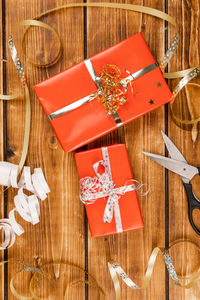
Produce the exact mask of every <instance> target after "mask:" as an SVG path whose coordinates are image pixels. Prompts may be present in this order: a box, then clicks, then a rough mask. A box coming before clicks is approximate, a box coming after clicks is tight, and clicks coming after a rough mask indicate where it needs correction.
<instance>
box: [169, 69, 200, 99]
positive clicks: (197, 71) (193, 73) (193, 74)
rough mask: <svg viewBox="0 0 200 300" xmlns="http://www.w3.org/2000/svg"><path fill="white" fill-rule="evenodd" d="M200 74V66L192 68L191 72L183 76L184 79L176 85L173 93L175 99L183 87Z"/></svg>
mask: <svg viewBox="0 0 200 300" xmlns="http://www.w3.org/2000/svg"><path fill="white" fill-rule="evenodd" d="M199 74H200V69H199V68H195V69H194V70H192V71H191V72H190V73H188V74H187V75H186V76H185V77H183V79H181V80H180V81H179V83H178V84H177V86H176V87H175V89H174V91H173V94H172V98H173V99H174V98H175V97H176V95H177V94H178V93H179V92H180V90H182V88H183V87H184V86H185V85H186V84H187V83H188V82H189V81H190V80H192V79H194V78H195V77H197V76H198V75H199Z"/></svg>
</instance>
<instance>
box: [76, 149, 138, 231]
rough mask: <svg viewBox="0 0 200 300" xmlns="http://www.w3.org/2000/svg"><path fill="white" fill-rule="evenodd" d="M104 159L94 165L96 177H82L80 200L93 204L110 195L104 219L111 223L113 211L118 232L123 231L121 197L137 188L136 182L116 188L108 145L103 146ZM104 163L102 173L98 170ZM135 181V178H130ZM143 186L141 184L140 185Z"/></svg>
mask: <svg viewBox="0 0 200 300" xmlns="http://www.w3.org/2000/svg"><path fill="white" fill-rule="evenodd" d="M102 154H103V160H101V161H98V162H96V163H95V164H94V165H93V168H94V171H95V173H96V175H97V176H96V177H93V178H92V177H84V178H81V180H80V184H81V195H80V200H81V201H82V202H83V203H84V204H86V205H87V204H92V203H94V202H95V201H96V200H97V199H99V198H103V197H108V200H107V203H106V207H105V211H104V216H103V221H104V223H106V222H107V223H111V221H112V219H113V212H114V215H115V223H116V229H117V232H122V231H123V229H122V223H121V215H120V208H119V201H118V200H119V198H120V197H121V196H122V195H124V194H125V193H127V192H131V191H134V190H136V189H137V188H136V186H135V184H134V183H133V184H130V185H126V184H125V185H124V186H122V187H118V188H115V184H114V182H113V180H112V173H111V167H110V160H109V154H108V149H107V147H103V148H102ZM100 165H102V166H103V167H104V168H105V172H104V173H103V174H100V173H99V172H98V169H99V166H100ZM130 181H132V182H134V181H133V180H130ZM140 187H141V185H140Z"/></svg>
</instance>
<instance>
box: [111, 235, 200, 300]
mask: <svg viewBox="0 0 200 300" xmlns="http://www.w3.org/2000/svg"><path fill="white" fill-rule="evenodd" d="M180 243H184V244H192V245H193V246H195V247H196V249H197V250H198V252H200V248H199V246H198V245H197V244H196V243H194V242H193V241H191V240H187V239H186V240H182V239H180V240H176V241H174V242H173V243H171V245H170V247H169V248H168V249H165V248H159V247H155V248H154V249H153V251H152V253H151V255H150V258H149V261H148V265H147V269H146V272H145V275H144V279H143V281H142V284H141V285H140V286H138V285H137V284H136V283H135V282H133V281H132V280H131V279H130V277H129V276H128V275H127V274H126V273H125V272H124V270H123V269H122V268H121V266H120V265H119V264H118V263H116V262H113V261H111V262H108V268H109V271H110V275H111V278H112V281H113V285H114V289H115V296H116V300H120V299H121V291H120V283H119V279H118V276H119V277H120V278H121V279H122V280H123V281H124V283H125V284H126V285H127V286H128V287H130V288H131V289H133V290H138V289H140V290H141V289H146V288H147V287H148V285H149V282H150V279H151V276H152V273H153V269H154V266H155V263H156V258H157V256H158V254H159V253H161V254H162V255H163V258H164V262H165V265H166V267H167V270H168V273H169V276H170V277H171V279H172V280H173V282H174V283H175V284H176V285H178V286H180V287H182V288H185V289H190V288H191V287H193V286H194V285H195V284H196V282H197V281H199V279H200V268H199V266H198V269H197V272H194V273H193V274H192V275H191V276H190V277H186V276H180V275H177V273H176V270H175V268H174V265H173V263H172V259H171V257H170V255H169V250H170V249H172V247H174V246H175V245H178V244H180ZM181 279H187V283H181V281H180V280H181Z"/></svg>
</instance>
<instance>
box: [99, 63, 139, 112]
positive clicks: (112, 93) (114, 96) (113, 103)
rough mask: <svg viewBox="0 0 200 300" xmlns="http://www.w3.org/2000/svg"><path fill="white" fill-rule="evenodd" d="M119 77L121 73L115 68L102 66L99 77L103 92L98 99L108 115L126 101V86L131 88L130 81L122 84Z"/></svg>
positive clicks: (113, 66)
mask: <svg viewBox="0 0 200 300" xmlns="http://www.w3.org/2000/svg"><path fill="white" fill-rule="evenodd" d="M120 76H121V71H120V69H119V68H118V67H117V66H115V65H108V64H107V65H104V66H103V68H102V71H101V74H100V77H99V79H100V82H101V86H102V90H103V92H102V94H100V95H99V96H98V97H99V99H100V101H101V103H102V104H103V106H104V108H105V111H106V112H107V114H108V115H110V114H111V115H112V114H114V113H115V112H116V111H117V110H118V109H119V108H120V106H121V105H123V104H124V103H125V102H126V101H127V97H126V91H127V87H128V84H130V86H131V87H132V83H131V81H129V82H125V80H124V81H123V84H122V78H121V77H120ZM132 92H133V89H132ZM97 94H98V92H97Z"/></svg>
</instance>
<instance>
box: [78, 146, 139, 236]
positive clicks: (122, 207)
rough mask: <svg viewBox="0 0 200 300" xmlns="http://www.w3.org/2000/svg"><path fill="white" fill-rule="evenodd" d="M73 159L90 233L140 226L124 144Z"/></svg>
mask: <svg viewBox="0 0 200 300" xmlns="http://www.w3.org/2000/svg"><path fill="white" fill-rule="evenodd" d="M75 159H76V165H77V169H78V174H79V178H80V184H81V194H80V198H81V200H82V202H84V203H85V204H86V211H87V216H88V222H89V226H90V231H91V235H92V236H93V237H97V236H104V235H109V234H115V233H118V232H122V231H129V230H134V229H139V228H143V227H144V223H143V220H142V216H141V211H140V207H139V203H138V199H137V192H136V187H135V185H134V180H133V175H132V171H131V167H130V163H129V159H128V154H127V150H126V146H125V145H124V144H116V145H112V146H109V147H102V148H98V149H93V150H88V151H83V152H79V153H76V154H75Z"/></svg>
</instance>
